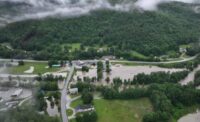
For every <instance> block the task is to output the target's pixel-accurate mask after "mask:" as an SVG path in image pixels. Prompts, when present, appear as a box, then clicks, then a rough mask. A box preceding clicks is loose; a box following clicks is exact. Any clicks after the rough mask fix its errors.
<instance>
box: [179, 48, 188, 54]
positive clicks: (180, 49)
mask: <svg viewBox="0 0 200 122" xmlns="http://www.w3.org/2000/svg"><path fill="white" fill-rule="evenodd" d="M179 52H180V53H186V52H187V50H186V48H182V47H180V48H179Z"/></svg>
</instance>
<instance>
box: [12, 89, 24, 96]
mask: <svg viewBox="0 0 200 122" xmlns="http://www.w3.org/2000/svg"><path fill="white" fill-rule="evenodd" d="M22 92H23V90H22V89H17V90H16V91H15V92H14V93H13V94H12V95H11V97H18V96H19V95H21V94H22Z"/></svg>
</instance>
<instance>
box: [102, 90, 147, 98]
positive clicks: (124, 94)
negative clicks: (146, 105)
mask: <svg viewBox="0 0 200 122" xmlns="http://www.w3.org/2000/svg"><path fill="white" fill-rule="evenodd" d="M101 93H102V95H103V97H104V98H105V99H136V98H141V97H147V90H146V89H144V88H135V89H134V88H133V89H126V90H123V91H121V92H119V91H118V90H117V89H115V88H108V87H104V88H102V90H101Z"/></svg>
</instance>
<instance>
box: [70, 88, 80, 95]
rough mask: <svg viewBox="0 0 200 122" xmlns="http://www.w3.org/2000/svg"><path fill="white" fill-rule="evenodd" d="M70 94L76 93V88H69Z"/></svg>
mask: <svg viewBox="0 0 200 122" xmlns="http://www.w3.org/2000/svg"><path fill="white" fill-rule="evenodd" d="M69 93H70V94H78V88H71V89H69Z"/></svg>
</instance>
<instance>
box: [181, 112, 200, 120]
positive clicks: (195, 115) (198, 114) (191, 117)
mask: <svg viewBox="0 0 200 122" xmlns="http://www.w3.org/2000/svg"><path fill="white" fill-rule="evenodd" d="M178 122H200V111H199V110H197V111H196V113H191V114H187V115H185V116H183V117H181V118H180V119H179V120H178Z"/></svg>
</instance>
